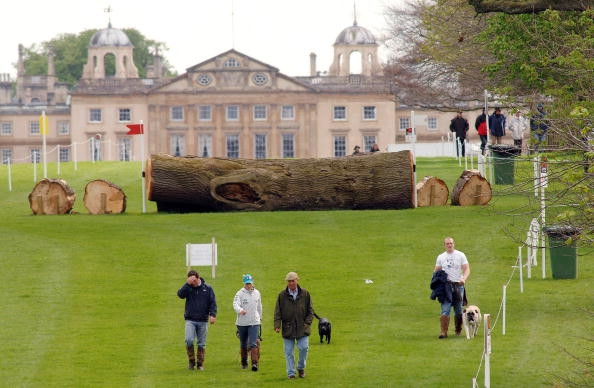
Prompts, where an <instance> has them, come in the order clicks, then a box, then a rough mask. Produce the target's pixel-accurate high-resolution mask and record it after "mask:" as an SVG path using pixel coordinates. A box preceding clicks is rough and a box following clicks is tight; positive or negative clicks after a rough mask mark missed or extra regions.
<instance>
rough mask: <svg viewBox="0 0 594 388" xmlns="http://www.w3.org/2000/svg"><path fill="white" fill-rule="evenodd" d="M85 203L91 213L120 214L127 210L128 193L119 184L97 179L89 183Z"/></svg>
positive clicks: (86, 188) (84, 198)
mask: <svg viewBox="0 0 594 388" xmlns="http://www.w3.org/2000/svg"><path fill="white" fill-rule="evenodd" d="M83 203H84V204H85V207H86V208H87V210H88V211H89V213H90V214H119V213H123V212H124V211H125V210H126V194H124V190H122V189H121V188H120V187H119V186H117V185H115V184H113V183H111V182H108V181H106V180H103V179H96V180H94V181H91V182H89V183H87V186H86V187H85V196H84V197H83Z"/></svg>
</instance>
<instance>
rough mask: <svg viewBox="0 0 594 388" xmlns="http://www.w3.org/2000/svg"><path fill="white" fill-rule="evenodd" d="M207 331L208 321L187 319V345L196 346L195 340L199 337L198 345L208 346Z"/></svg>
mask: <svg viewBox="0 0 594 388" xmlns="http://www.w3.org/2000/svg"><path fill="white" fill-rule="evenodd" d="M206 333H208V322H197V321H188V320H186V346H194V340H195V339H196V338H198V347H199V348H201V349H204V348H206Z"/></svg>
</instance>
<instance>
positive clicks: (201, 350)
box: [196, 348, 206, 370]
mask: <svg viewBox="0 0 594 388" xmlns="http://www.w3.org/2000/svg"><path fill="white" fill-rule="evenodd" d="M205 352H206V349H204V348H198V362H197V363H196V369H198V370H204V353H205Z"/></svg>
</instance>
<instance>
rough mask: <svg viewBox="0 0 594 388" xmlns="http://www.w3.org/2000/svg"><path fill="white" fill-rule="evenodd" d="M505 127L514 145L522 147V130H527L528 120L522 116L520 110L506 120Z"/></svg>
mask: <svg viewBox="0 0 594 388" xmlns="http://www.w3.org/2000/svg"><path fill="white" fill-rule="evenodd" d="M507 128H508V129H509V130H510V131H511V133H512V137H513V139H514V145H515V146H517V147H520V148H522V139H523V137H524V132H525V131H527V130H528V120H526V118H525V117H524V116H522V112H520V111H517V112H516V114H515V115H514V116H513V117H512V118H511V119H510V120H509V121H508V122H507Z"/></svg>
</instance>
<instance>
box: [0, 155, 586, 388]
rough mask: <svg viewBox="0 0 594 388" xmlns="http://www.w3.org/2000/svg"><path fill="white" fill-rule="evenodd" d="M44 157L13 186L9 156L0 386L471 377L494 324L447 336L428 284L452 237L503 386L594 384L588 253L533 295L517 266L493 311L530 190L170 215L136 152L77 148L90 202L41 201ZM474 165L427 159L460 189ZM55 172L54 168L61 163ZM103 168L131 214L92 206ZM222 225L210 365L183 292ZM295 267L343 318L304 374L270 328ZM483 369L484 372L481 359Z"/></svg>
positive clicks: (78, 185)
mask: <svg viewBox="0 0 594 388" xmlns="http://www.w3.org/2000/svg"><path fill="white" fill-rule="evenodd" d="M31 168H32V166H31V165H14V166H12V187H13V190H12V191H11V192H9V191H8V184H7V169H6V166H0V217H1V220H2V221H1V222H0V239H1V240H0V241H1V242H2V249H1V251H0V273H1V274H2V281H1V282H0V296H1V300H2V309H1V311H0V386H5V387H15V386H19V387H37V386H39V387H41V386H43V387H62V386H77V387H78V386H83V387H179V386H191V385H198V384H209V385H211V386H217V387H219V386H220V387H227V386H239V385H246V386H248V385H250V386H255V387H276V386H283V385H285V384H300V385H308V386H314V385H315V386H331V385H333V386H344V387H351V386H352V387H354V386H357V387H361V386H364V387H378V386H392V387H463V386H467V387H470V386H471V381H472V377H473V376H475V374H476V373H477V371H478V370H479V365H480V363H481V352H482V346H483V334H482V329H481V334H480V335H479V338H476V339H475V340H472V341H467V340H466V339H465V338H462V337H453V336H452V337H450V338H448V339H447V340H438V339H437V335H438V333H439V304H438V303H437V302H436V301H432V300H430V299H429V295H430V289H429V282H430V279H431V273H432V269H433V266H434V264H435V258H436V256H437V255H438V254H439V253H441V252H442V250H443V245H442V240H443V237H444V236H446V235H451V236H453V237H454V238H455V239H456V245H457V248H458V249H460V250H462V251H463V252H465V253H466V255H467V256H468V258H469V261H470V265H471V270H472V273H471V276H470V280H469V282H468V297H469V301H470V302H471V303H472V304H476V305H478V306H479V307H480V308H481V310H482V312H483V313H489V314H491V315H492V319H493V323H495V326H494V330H493V336H492V350H493V353H492V355H491V384H492V386H493V387H546V386H557V387H560V386H564V385H563V384H562V383H561V382H560V378H559V377H562V378H569V379H571V380H573V381H576V382H584V381H586V382H587V383H588V384H590V385H592V384H593V377H592V376H591V374H590V375H588V374H584V373H583V371H584V366H583V365H582V364H580V363H579V362H578V361H576V360H575V359H574V358H572V356H571V355H569V354H568V353H567V352H569V353H571V354H573V355H575V356H577V357H580V358H582V359H586V360H589V361H590V362H591V361H592V345H591V340H592V332H593V331H594V330H593V329H594V325H593V323H592V322H593V320H592V311H593V310H594V291H593V286H594V281H593V279H594V275H593V274H594V264H593V260H592V259H593V257H592V255H591V254H590V255H587V256H580V257H579V278H578V279H577V280H552V279H551V276H550V267H548V268H547V274H548V277H547V279H544V280H543V279H541V277H540V267H536V268H535V269H534V272H533V279H531V280H526V281H525V284H524V288H525V290H524V293H523V294H520V292H519V280H518V277H517V272H516V273H515V274H514V277H513V279H512V280H511V282H510V285H509V287H508V292H507V293H508V301H507V333H506V335H505V336H504V335H502V330H501V329H502V318H499V320H497V321H496V322H495V319H496V317H497V316H498V311H499V308H500V304H501V294H502V286H503V285H504V284H506V283H507V282H508V279H509V278H510V275H511V274H512V265H513V264H514V262H515V257H516V255H517V245H518V244H517V241H514V239H513V238H512V236H511V235H512V234H513V233H514V231H517V230H525V229H527V227H528V222H529V218H527V216H526V214H524V213H522V212H514V210H513V209H519V208H522V205H523V204H524V202H526V199H525V198H523V197H521V196H519V195H505V196H495V197H494V198H493V201H492V203H491V205H489V206H487V207H484V208H479V207H452V206H444V207H433V208H418V209H408V210H385V211H375V210H374V211H316V212H297V211H295V212H252V213H249V212H246V213H241V212H237V213H218V214H217V213H204V214H197V213H195V214H181V215H180V214H158V213H156V207H155V205H154V204H153V203H151V202H149V203H148V206H147V213H146V214H142V213H141V208H142V207H141V190H140V175H139V171H140V167H139V165H138V164H137V163H117V162H101V163H95V164H92V163H79V164H78V170H76V171H75V170H74V168H73V166H72V164H69V163H67V164H63V165H62V166H61V172H62V174H61V175H62V177H63V178H64V179H66V180H67V181H68V183H69V184H70V186H71V187H72V188H73V189H74V190H75V191H76V193H77V195H78V198H77V201H76V205H75V209H74V210H75V213H74V214H72V215H63V216H33V215H32V214H31V210H30V209H29V204H28V200H27V196H28V194H29V193H30V191H31V190H32V188H33V186H34V184H35V183H34V182H33V175H32V170H31ZM460 173H461V169H460V168H459V167H458V164H457V163H456V162H455V161H454V160H453V159H448V158H434V159H423V158H419V160H418V175H419V179H420V177H422V176H424V175H434V176H438V177H440V178H442V179H443V180H444V181H445V182H446V183H447V184H448V187H450V189H451V188H452V186H453V184H454V182H455V181H456V179H457V177H458V176H459V175H460ZM48 175H49V176H50V177H57V176H56V166H55V165H52V164H50V165H49V167H48ZM38 176H41V174H40V171H38ZM99 178H101V179H106V180H110V181H112V182H114V183H115V184H117V185H119V186H120V187H122V188H123V190H124V191H125V192H126V194H127V196H128V207H127V211H126V213H125V214H121V215H103V216H91V215H88V214H87V212H86V209H84V206H83V205H82V196H83V194H84V187H85V185H86V183H87V182H89V181H90V180H93V179H99ZM494 189H495V192H496V193H497V192H502V191H503V190H504V189H505V188H504V187H501V186H495V187H494ZM212 237H215V238H216V239H217V242H218V244H219V264H220V265H219V267H218V268H217V276H216V279H211V276H210V269H207V268H204V269H202V272H203V275H204V277H205V278H206V280H207V282H208V283H210V284H211V285H212V286H213V287H214V290H215V293H216V295H217V301H218V306H219V314H218V317H217V323H216V324H215V325H214V326H211V328H210V331H209V336H208V343H207V352H206V364H205V371H201V372H198V371H188V370H187V369H186V364H187V361H186V355H185V349H184V343H183V327H184V322H183V304H184V303H183V301H182V300H180V299H178V298H177V296H176V292H177V290H178V288H179V287H181V286H182V284H183V283H184V281H185V272H186V267H185V262H184V255H185V244H186V243H188V242H193V243H207V242H210V239H211V238H212ZM547 257H548V255H547ZM288 271H297V272H298V273H299V275H300V277H301V281H300V284H301V285H302V286H303V287H304V288H307V289H308V290H309V291H310V292H311V294H312V298H313V301H314V307H315V309H316V311H317V312H318V313H319V314H320V315H322V316H325V317H327V318H329V319H330V321H331V322H332V326H333V333H332V344H330V345H326V344H324V345H322V344H319V341H318V337H317V335H313V336H312V337H311V340H310V354H309V359H308V366H307V378H306V379H305V380H298V381H289V380H287V379H286V376H285V369H284V356H283V352H282V341H281V338H280V335H279V334H275V333H274V331H273V328H272V315H273V310H274V302H275V297H276V295H277V293H278V292H279V291H280V290H281V289H282V288H283V287H284V286H285V282H284V275H285V274H286V272H288ZM246 272H249V273H251V274H252V275H253V276H254V280H255V285H256V287H257V288H258V289H259V290H260V291H261V293H262V296H263V302H264V321H263V339H264V341H263V343H262V359H261V369H260V371H259V372H258V373H253V372H251V371H245V370H241V369H240V368H239V354H238V341H237V339H236V337H235V327H234V322H235V314H234V311H233V309H232V299H233V295H234V294H235V292H236V291H237V290H238V289H239V288H240V287H241V286H242V284H241V276H242V274H244V273H246ZM366 279H370V280H372V281H373V283H366V282H365V280H366ZM452 326H453V323H452ZM450 329H451V330H452V327H451V328H450ZM566 351H567V352H566ZM589 372H590V373H591V372H592V369H591V368H590V370H589ZM478 381H479V383H480V384H481V386H482V382H483V372H482V369H481V371H480V373H479V375H478Z"/></svg>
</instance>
